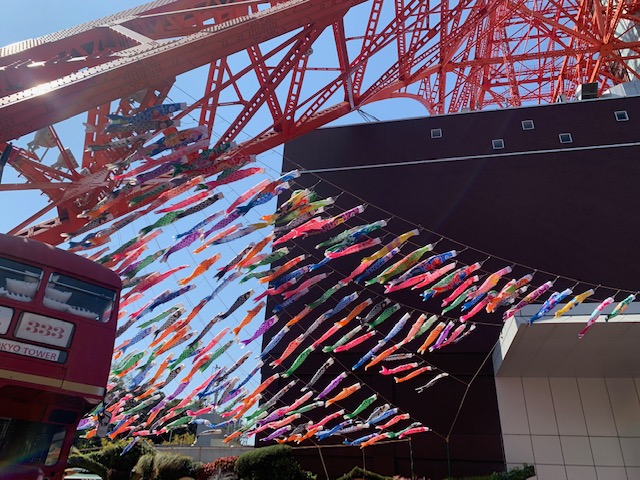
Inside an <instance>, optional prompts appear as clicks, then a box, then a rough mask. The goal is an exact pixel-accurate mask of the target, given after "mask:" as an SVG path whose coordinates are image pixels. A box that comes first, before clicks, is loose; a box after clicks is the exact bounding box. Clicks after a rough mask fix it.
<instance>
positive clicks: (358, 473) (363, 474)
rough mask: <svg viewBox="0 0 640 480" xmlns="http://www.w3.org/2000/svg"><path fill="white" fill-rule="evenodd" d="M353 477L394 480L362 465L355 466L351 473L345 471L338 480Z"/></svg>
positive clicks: (367, 479)
mask: <svg viewBox="0 0 640 480" xmlns="http://www.w3.org/2000/svg"><path fill="white" fill-rule="evenodd" d="M353 478H365V479H366V480H393V479H392V477H385V476H384V475H379V474H377V473H374V472H370V471H368V470H364V469H362V468H360V467H353V470H351V471H350V472H349V473H345V474H344V475H342V476H341V477H340V478H338V480H351V479H353Z"/></svg>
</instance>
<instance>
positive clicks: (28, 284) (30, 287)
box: [0, 257, 42, 302]
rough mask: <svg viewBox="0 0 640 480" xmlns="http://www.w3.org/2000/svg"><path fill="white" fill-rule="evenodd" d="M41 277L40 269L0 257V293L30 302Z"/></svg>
mask: <svg viewBox="0 0 640 480" xmlns="http://www.w3.org/2000/svg"><path fill="white" fill-rule="evenodd" d="M41 279H42V270H41V269H39V268H37V267H32V266H31V265H26V264H24V263H20V262H15V261H13V260H9V259H8V258H2V257H0V295H2V296H6V297H7V298H11V299H13V300H18V301H20V302H30V301H31V300H33V298H34V297H35V295H36V292H37V290H38V287H39V286H40V280H41Z"/></svg>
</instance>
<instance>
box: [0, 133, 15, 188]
mask: <svg viewBox="0 0 640 480" xmlns="http://www.w3.org/2000/svg"><path fill="white" fill-rule="evenodd" d="M11 150H13V145H12V144H10V143H7V146H6V147H5V149H4V151H3V152H2V155H0V183H2V172H3V171H4V166H5V165H6V164H7V162H8V161H9V155H11Z"/></svg>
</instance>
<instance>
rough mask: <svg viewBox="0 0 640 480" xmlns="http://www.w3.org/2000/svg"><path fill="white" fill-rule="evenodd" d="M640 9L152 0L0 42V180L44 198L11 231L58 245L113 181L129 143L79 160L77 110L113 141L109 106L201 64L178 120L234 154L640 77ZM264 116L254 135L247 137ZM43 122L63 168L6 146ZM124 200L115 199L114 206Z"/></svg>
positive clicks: (497, 1) (470, 2)
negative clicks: (66, 134)
mask: <svg viewBox="0 0 640 480" xmlns="http://www.w3.org/2000/svg"><path fill="white" fill-rule="evenodd" d="M639 8H640V3H639V2H638V1H637V0H625V1H614V0H609V1H606V2H605V1H604V0H601V1H596V0H528V1H524V0H454V1H451V0H441V1H437V2H436V1H432V0H367V1H365V0H331V1H326V0H288V1H275V0H274V1H271V2H268V1H264V0H248V1H242V2H234V1H225V0H156V1H153V2H150V3H148V4H146V5H143V6H140V7H136V8H132V9H130V10H127V11H124V12H120V13H118V14H115V15H112V16H109V17H106V18H101V19H98V20H95V21H92V22H89V23H85V24H83V25H78V26H76V27H74V28H71V29H68V30H64V31H61V32H57V33H54V34H51V35H46V36H44V37H40V38H36V39H30V40H25V41H23V42H19V43H16V44H12V45H8V46H5V47H3V48H1V49H0V149H4V150H5V159H7V160H8V165H10V166H11V167H13V168H14V169H16V170H17V171H18V172H19V173H20V175H21V179H22V180H24V181H23V182H21V183H15V184H12V183H8V184H7V183H5V184H2V185H0V191H2V190H5V191H7V190H40V191H42V193H43V194H44V195H45V196H46V198H47V199H48V202H47V205H46V206H45V207H44V208H43V209H41V210H39V211H38V212H35V213H34V214H33V215H31V216H29V218H25V219H24V221H23V222H21V223H20V224H19V225H16V226H15V227H14V228H13V229H12V230H11V232H10V233H13V234H18V235H27V236H31V237H34V238H36V239H39V240H41V241H45V242H48V243H52V244H55V243H59V242H60V241H61V237H60V235H59V234H60V233H61V232H64V231H73V230H76V229H78V228H80V227H81V226H83V225H84V224H85V223H86V222H87V220H86V219H83V218H78V217H77V214H78V213H79V212H81V211H83V210H86V209H88V208H90V207H91V206H93V205H95V203H96V202H98V201H99V200H100V199H101V198H102V197H103V196H104V195H105V193H106V192H110V191H113V190H114V189H115V188H116V187H117V186H118V185H117V182H116V181H115V180H114V179H113V174H112V172H110V171H109V169H108V168H107V165H108V164H110V163H114V162H116V161H118V160H119V159H122V158H124V156H126V154H127V153H128V152H127V151H126V150H124V149H122V150H103V151H97V152H85V153H84V155H83V158H82V161H81V162H79V163H80V164H79V165H77V166H76V165H75V163H74V162H73V161H72V159H71V158H69V155H68V152H66V151H65V149H64V146H63V144H62V142H61V141H60V139H59V137H58V136H57V134H56V131H55V128H54V125H55V124H56V123H57V122H60V121H62V120H64V119H67V118H69V117H71V116H74V115H78V114H82V113H85V112H86V115H87V120H86V123H87V124H88V125H89V126H91V127H94V128H88V129H87V133H86V134H85V135H86V138H85V144H87V145H88V144H96V143H101V142H102V143H104V142H106V141H108V140H110V139H113V138H114V137H109V136H107V135H106V134H105V133H102V128H101V127H102V126H103V125H104V124H105V123H106V118H105V116H104V114H106V113H110V112H114V111H117V112H118V113H121V114H125V115H126V114H129V113H132V112H135V111H137V110H140V109H143V108H145V107H147V106H150V105H154V104H157V103H159V102H162V101H163V100H164V99H165V98H166V97H167V95H169V92H170V90H171V88H172V86H174V83H175V82H176V77H177V76H179V75H181V74H184V73H186V72H190V71H192V70H195V69H199V68H201V67H203V68H206V69H208V71H207V73H206V74H203V75H202V78H203V79H204V80H203V82H202V90H201V91H200V92H197V93H193V92H192V94H193V96H194V98H195V100H193V102H190V105H189V108H188V109H187V110H186V111H184V112H181V114H180V116H184V115H191V116H192V117H198V119H199V123H200V124H202V125H207V126H208V127H209V128H210V130H212V131H215V132H216V135H215V141H213V142H212V147H213V146H218V145H220V144H223V143H226V142H231V141H235V142H236V143H237V148H235V149H234V150H232V151H231V152H230V153H228V155H247V154H259V153H262V152H265V151H267V150H269V149H271V148H273V147H275V146H277V145H280V144H282V143H284V142H286V141H288V140H290V139H293V138H296V137H298V136H300V135H303V134H304V133H306V132H309V131H311V130H313V129H316V128H318V127H319V126H322V125H325V124H327V123H328V122H331V121H333V120H335V119H337V118H339V117H341V116H343V115H345V114H347V113H349V112H352V111H355V110H357V109H359V108H360V107H362V106H363V105H366V104H369V103H371V102H376V101H379V100H383V99H388V98H394V97H405V98H411V99H414V100H417V101H418V102H420V103H421V104H422V105H423V106H424V107H425V109H426V111H427V112H428V113H430V114H444V113H448V112H458V111H461V110H464V109H470V110H479V109H484V108H489V107H494V108H495V107H508V106H519V105H525V104H532V103H544V102H554V101H556V100H557V99H559V98H560V96H561V95H568V96H571V95H573V94H574V92H575V90H576V87H577V86H578V85H580V84H582V83H586V82H597V83H598V85H599V89H600V90H601V91H604V90H606V89H607V88H608V87H610V86H611V85H613V84H616V83H619V82H622V81H629V80H635V79H636V77H638V73H637V72H636V71H635V64H636V62H638V60H639V58H640V57H639V55H640V41H638V35H637V34H636V32H635V28H636V27H635V25H636V18H637V13H638V10H639ZM314 53H315V55H314ZM133 99H135V101H134V100H133ZM259 112H262V116H261V117H260V118H261V119H265V118H266V120H265V121H263V120H261V122H263V123H262V125H261V126H260V128H259V129H258V131H259V133H257V134H255V135H251V136H250V138H249V137H248V136H247V135H246V133H243V135H242V136H240V135H239V134H240V133H241V132H243V129H245V127H246V126H247V125H248V124H249V122H251V121H252V120H255V119H256V118H257V114H258V113H259ZM221 118H223V119H224V122H221V121H220V119H221ZM42 129H46V130H48V132H47V133H48V134H49V136H50V137H49V138H51V139H52V142H53V143H54V144H55V145H56V147H57V148H59V150H60V152H61V155H62V158H63V163H64V165H63V168H51V167H49V166H46V165H44V164H42V163H41V162H40V161H39V160H40V159H39V158H38V157H37V156H35V155H34V154H33V153H32V152H30V151H28V150H23V149H20V148H13V149H12V150H7V146H8V143H9V142H11V141H12V140H13V139H16V138H18V137H20V136H23V135H25V134H28V133H31V132H35V131H38V130H42ZM214 129H215V130H214ZM9 151H10V154H9ZM141 206H142V204H139V205H138V206H137V207H136V208H139V207H141ZM130 210H131V208H130V207H129V206H128V205H126V204H124V203H123V204H122V205H120V206H119V207H118V208H116V209H114V210H113V211H112V212H111V214H112V215H113V216H114V217H115V218H117V217H118V216H121V215H124V214H125V213H128V212H129V211H130ZM52 214H53V215H54V217H55V218H53V219H50V220H46V221H43V218H45V217H46V216H51V215H52ZM36 222H40V223H37V224H35V225H34V223H36Z"/></svg>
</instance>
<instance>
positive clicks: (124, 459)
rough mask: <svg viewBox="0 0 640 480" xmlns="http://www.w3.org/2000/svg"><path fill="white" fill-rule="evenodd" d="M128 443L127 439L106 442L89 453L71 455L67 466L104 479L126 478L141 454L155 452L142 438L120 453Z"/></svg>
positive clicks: (121, 479) (122, 479) (116, 479)
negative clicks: (83, 469)
mask: <svg viewBox="0 0 640 480" xmlns="http://www.w3.org/2000/svg"><path fill="white" fill-rule="evenodd" d="M128 443H129V441H128V440H126V441H125V440H122V441H118V442H115V443H108V444H106V445H105V446H103V447H102V448H101V449H99V450H96V451H94V452H91V453H87V454H74V455H71V456H70V457H69V466H70V467H81V468H85V469H87V470H89V471H90V472H92V473H95V474H96V475H100V477H101V478H103V479H104V480H128V479H129V474H130V473H131V469H132V468H133V467H134V466H135V465H136V463H137V461H138V459H139V458H140V457H141V456H142V455H145V454H152V453H154V452H155V450H154V449H153V447H152V446H151V445H149V444H148V443H147V442H146V441H144V440H143V441H139V442H138V443H136V444H135V445H134V446H133V448H131V450H129V451H128V452H127V453H125V454H124V455H121V454H122V451H123V450H124V447H125V446H126V445H127V444H128Z"/></svg>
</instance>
